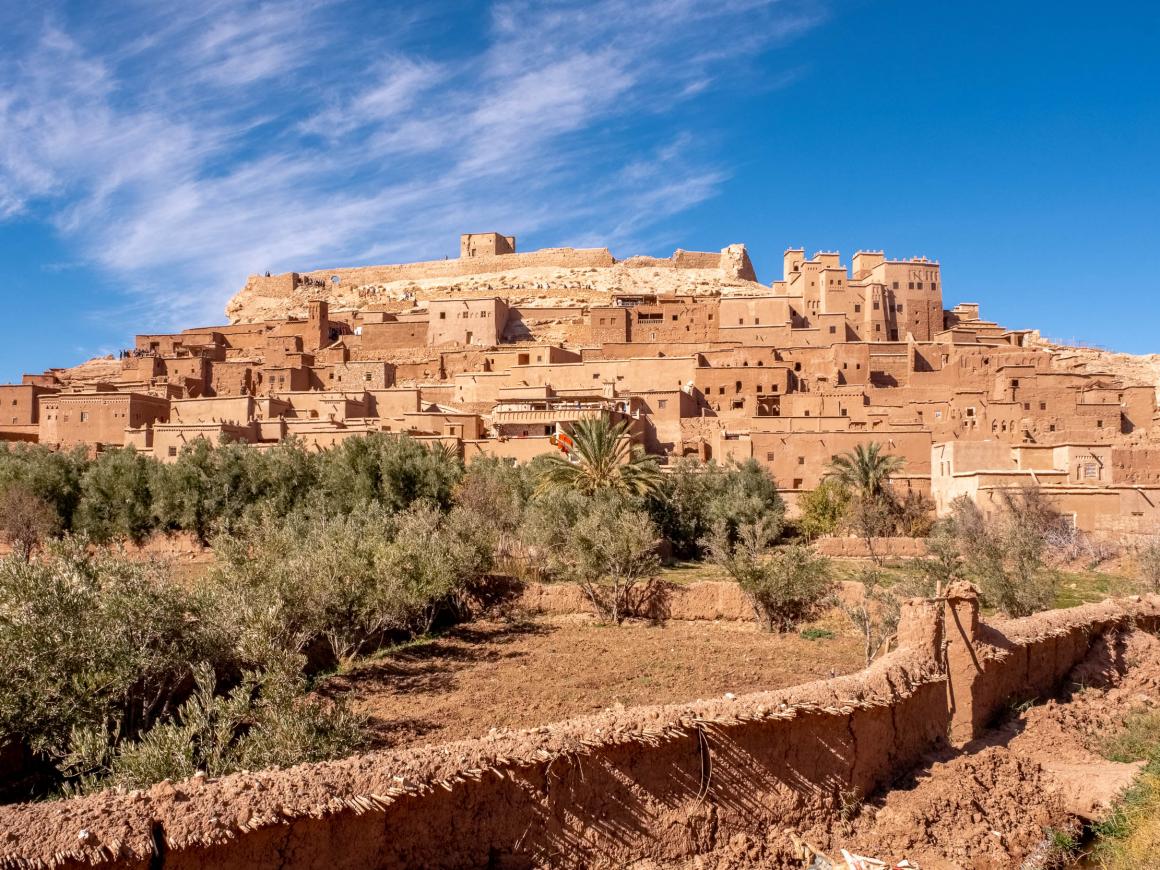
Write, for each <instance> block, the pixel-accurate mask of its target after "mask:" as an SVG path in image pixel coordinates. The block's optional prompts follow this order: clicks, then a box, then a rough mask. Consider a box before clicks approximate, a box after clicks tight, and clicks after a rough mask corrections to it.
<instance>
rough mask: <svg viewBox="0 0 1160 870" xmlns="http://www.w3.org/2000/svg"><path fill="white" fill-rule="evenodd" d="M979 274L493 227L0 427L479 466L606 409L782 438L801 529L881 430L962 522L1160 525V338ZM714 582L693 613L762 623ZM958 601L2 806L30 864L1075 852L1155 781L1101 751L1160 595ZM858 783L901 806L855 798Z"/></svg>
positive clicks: (684, 601)
mask: <svg viewBox="0 0 1160 870" xmlns="http://www.w3.org/2000/svg"><path fill="white" fill-rule="evenodd" d="M955 294H956V289H955V288H953V287H947V288H944V286H943V281H942V276H941V272H940V266H939V263H938V262H936V261H932V260H930V259H927V258H925V257H917V258H909V259H906V258H904V259H891V258H890V257H887V256H886V255H885V253H883V252H880V251H860V252H857V253H855V254H854V255H853V257H852V259H851V260H850V261H849V263H848V264H844V263H843V262H842V259H841V257H840V255H839V254H838V253H832V252H818V253H815V254H813V256H811V257H807V256H806V252H805V251H804V250H801V249H790V250H787V251H786V252H785V256H784V266H783V271H782V274H781V276H780V277H778V278H776V279H774V280H772V281H770V280H768V279H767V278H763V276H758V275H757V274H756V273H755V271H754V268H753V266H752V264H751V262H750V259H749V257H748V255H747V253H746V249H745V247H744V245H740V244H736V245H730V246H728V247H726V248H725V249H724V250H722V251H720V252H695V251H685V250H678V251H676V252H675V253H674V254H673V255H672V256H671V257H669V258H667V259H662V258H653V257H631V258H628V259H624V260H617V259H615V258H613V257H612V255H611V254H610V253H609V251H608V250H607V249H604V248H592V249H573V248H551V249H545V250H538V251H530V252H522V251H519V250H518V247H517V240H516V239H515V238H514V237H512V236H507V235H503V234H500V233H493V232H485V233H470V234H466V235H463V236H462V238H461V242H460V255H459V257H457V258H450V259H447V260H440V261H432V262H419V263H409V264H399V265H384V266H369V267H357V268H343V267H334V268H325V269H315V270H312V271H302V272H292V273H285V274H277V275H270V274H262V275H254V276H251V277H250V278H249V280H248V281H247V282H246V284H245V286H244V287H243V288H242V289H241V290H240V291H239V292H238V293H237V294H236V295H235V296H234V298H233V299H232V300H231V301H230V302H229V304H228V305H227V309H226V315H227V319H228V322H225V323H222V324H218V325H210V326H198V327H194V328H190V329H186V330H183V331H181V332H178V333H174V334H153V335H139V336H137V338H136V342H135V344H134V346H133V347H130V348H125V349H123V350H122V351H121V352H119V353H117V354H114V355H112V356H110V357H107V358H101V359H94V360H91V361H89V362H87V363H84V364H82V365H80V366H77V367H74V368H67V369H66V368H60V369H49V370H48V371H46V372H43V373H40V374H28V375H25V376H24V378H23V382H22V383H20V384H11V385H2V386H0V408H3V415H4V416H3V419H0V439H2V440H6V441H25V442H36V443H39V444H42V445H47V446H55V447H60V448H71V447H76V446H83V447H86V448H89V449H90V450H92V451H94V452H95V451H98V450H103V449H107V448H111V447H121V446H132V447H133V448H135V449H136V450H137V451H138V452H140V453H142V454H145V455H147V456H152V457H153V458H155V459H157V460H159V461H161V462H168V461H173V460H174V459H176V458H177V457H178V456H179V454H180V452H181V449H182V448H183V446H184V445H187V444H189V443H190V442H191V441H192V440H195V439H198V438H205V439H209V440H210V441H212V442H214V443H217V442H218V441H219V440H220V439H223V438H224V439H228V440H232V441H237V442H242V443H245V444H249V445H253V448H254V449H262V447H263V446H264V445H266V446H268V445H271V444H275V443H278V442H281V441H284V440H286V439H290V438H294V439H298V440H299V441H300V442H301V443H303V444H304V445H306V446H307V447H308V448H311V449H326V448H329V447H332V446H334V445H336V444H339V443H341V442H343V441H344V440H346V439H349V438H358V437H360V436H364V435H366V434H367V433H371V432H385V433H393V434H407V435H410V436H411V437H413V438H415V439H418V440H420V441H422V442H424V443H427V444H437V445H442V446H443V447H444V448H445V449H446V450H448V451H450V452H451V453H453V454H454V455H456V456H458V457H460V458H461V459H462V460H463V461H464V462H465V463H467V464H468V465H470V463H471V462H473V461H475V460H476V459H478V458H480V457H488V456H491V457H504V458H509V459H512V460H515V461H516V462H521V463H522V462H527V461H529V460H531V459H533V458H535V457H537V456H539V455H541V454H544V453H547V452H553V451H555V450H556V449H557V447H558V445H559V443H560V436H562V435H566V434H567V433H568V432H569V431H570V429H571V427H572V426H573V425H574V424H575V423H576V422H578V421H581V420H589V419H592V418H597V417H606V418H610V419H612V420H614V421H617V422H620V421H624V422H626V424H627V426H628V433H629V437H630V438H631V439H632V440H633V441H634V442H636V443H637V444H639V445H640V446H641V447H642V448H643V449H644V451H646V452H647V453H649V454H652V455H654V456H655V457H657V458H658V459H659V460H660V461H661V462H662V464H668V463H672V462H674V461H675V460H677V459H680V458H681V457H695V458H698V459H700V460H714V461H717V462H726V461H728V460H749V459H753V460H756V461H757V462H758V463H760V464H761V465H762V466H763V467H765V468H766V469H767V470H768V471H769V472H770V474H771V475H772V476H773V478H774V479H775V480H776V481H777V484H778V489H779V490H780V491H781V492H782V493H783V494H784V496H785V498H786V501H787V503H788V506H789V509H790V515H791V517H792V516H793V515H794V512H795V510H796V509H797V503H798V501H799V500H800V499H801V498H803V497H804V496H806V495H807V494H809V493H810V492H811V491H813V490H814V489H815V488H816V487H817V486H818V485H819V483H820V482H821V480H822V477H823V475H824V474H825V472H826V468H827V464H828V463H829V462H830V460H831V458H832V457H833V456H835V455H837V454H841V453H845V452H847V451H850V450H852V449H853V448H854V447H856V446H858V445H865V444H868V443H871V442H874V443H877V444H880V445H883V446H884V447H885V449H886V450H888V452H889V453H891V454H893V455H895V456H898V457H900V458H901V459H903V460H904V461H905V464H904V465H903V467H902V471H901V472H899V474H897V475H896V476H895V478H894V481H893V485H894V488H895V490H896V491H898V492H900V493H901V494H905V493H906V492H908V491H909V492H914V493H916V494H920V495H923V496H926V497H928V498H929V499H930V500H931V501H932V503H933V505H934V508H935V511H936V513H937V514H938V515H940V516H944V515H946V514H947V513H948V512H949V511H950V506H951V503H952V502H953V501H955V499H957V498H959V497H962V496H965V497H967V498H968V499H970V500H972V501H973V502H974V503H975V504H976V505H978V506H979V508H980V509H981V510H982V511H983V512H984V513H985V514H989V512H990V511H993V510H995V509H996V508H995V505H996V504H997V500H998V498H999V494H1000V493H1002V492H1004V491H1007V490H1010V489H1011V488H1013V487H1016V488H1017V487H1019V486H1022V485H1024V484H1034V485H1035V486H1038V487H1039V488H1040V490H1041V492H1042V493H1043V494H1044V495H1045V497H1046V498H1047V499H1048V501H1049V502H1050V504H1051V506H1052V507H1053V508H1054V509H1055V510H1056V511H1058V512H1059V513H1060V514H1062V515H1063V516H1065V517H1068V518H1070V519H1071V520H1072V525H1073V526H1074V528H1076V529H1078V530H1080V531H1081V532H1083V533H1086V534H1089V535H1092V536H1097V537H1101V538H1104V539H1108V540H1114V541H1116V542H1118V543H1120V544H1123V545H1126V546H1129V547H1130V546H1135V545H1137V544H1138V543H1140V542H1142V541H1144V540H1146V539H1147V537H1148V536H1149V535H1153V534H1155V530H1156V528H1157V527H1160V420H1158V417H1157V394H1158V390H1160V357H1155V356H1154V357H1130V356H1127V355H1122V354H1114V353H1109V352H1104V351H1097V350H1091V349H1086V348H1073V347H1065V346H1061V345H1058V344H1055V343H1052V342H1049V341H1047V340H1045V339H1044V338H1042V337H1041V336H1040V335H1039V334H1037V333H1036V332H1033V331H1026V330H1012V329H1008V328H1006V327H1005V326H1003V325H1002V324H998V323H994V322H991V321H989V320H987V319H986V318H985V315H986V312H982V311H980V309H979V306H978V305H977V304H973V303H971V302H968V301H962V300H959V299H957V298H954V297H955ZM948 298H950V300H951V304H948ZM859 544H860V542H856V541H850V542H848V545H847V542H838V543H830V544H828V545H827V546H829V547H830V550H829V552H831V553H832V554H833V555H835V556H840V557H857V556H860V555H863V554H862V553H861V552H860V551H859V550H858V545H859ZM895 546H897V547H901V548H904V549H906V552H905V553H903V551H902V550H900V551H899V552H900V554H902V555H906V556H917V557H921V556H922V555H923V553H924V552H925V550H924V548H923V546H922V544H921V542H915V541H914V540H906V541H901V542H899V543H897V544H896V545H895ZM698 592H699V590H697V589H691V590H690V591H687V592H685V593H683V594H682V595H681V596H677V598H676V603H675V604H674V605H673V606H674V607H678V608H679V607H683V608H686V610H687V611H688V613H686V614H685V615H686V616H687V618H690V619H704V620H711V619H739V618H745V606H744V603H743V602H742V601H741V600H740V599H738V600H737V601H732V600H730V601H723V600H722V599H720V598H718V597H714V598H713V600H712V601H711V602H708V603H706V602H702V601H699V600H698V599H697V598H696V596H697V594H698ZM940 593H941V594H940V595H939V596H937V597H936V598H933V599H913V600H910V601H908V602H906V603H905V604H904V605H903V608H902V615H901V620H900V622H899V625H898V630H897V639H896V642H895V643H894V644H893V646H892V649H891V651H890V652H889V653H887V654H886V655H884V656H881V657H879V658H878V659H877V660H876V661H874V662H873V664H872V665H870V666H869V667H868V668H866V669H865V670H862V671H860V672H858V673H855V674H851V675H846V676H838V677H834V678H832V679H828V680H821V681H817V682H811V683H807V684H804V685H798V686H794V687H791V688H786V689H779V690H777V691H759V692H755V693H750V694H739V695H733V694H731V693H730V694H725V693H722V694H720V695H717V696H715V697H713V698H711V699H709V700H689V701H687V702H683V703H675V704H667V705H660V706H643V707H632V706H630V707H627V708H625V707H621V708H617V709H608V710H606V711H604V712H601V713H597V714H593V715H587V716H582V717H579V718H572V719H568V720H566V721H561V722H556V723H554V724H545V725H543V726H541V727H536V728H533V729H530V730H509V729H492V730H491V731H490V732H487V733H486V736H482V737H477V738H473V739H465V740H460V741H457V742H451V743H443V744H428V745H419V746H414V747H403V748H395V749H387V750H382V751H376V752H371V753H368V754H364V755H358V756H355V757H350V758H345V759H341V760H337V761H330V762H324V763H318V764H311V765H302V766H299V767H295V768H291V769H288V770H266V771H258V772H242V773H237V774H233V775H230V776H226V777H223V778H220V779H213V778H208V777H204V776H203V777H195V778H194V779H191V780H188V781H184V782H169V781H165V782H162V783H160V784H158V785H155V786H153V787H152V788H149V789H147V790H132V791H129V790H124V789H112V790H107V791H102V792H98V793H96V794H92V795H89V796H86V797H76V798H70V799H65V800H57V801H45V802H39V803H27V804H18V805H8V806H5V807H3V808H0V867H3V868H82V867H89V866H104V867H124V868H142V870H144V868H160V867H164V868H211V867H221V868H327V870H339V868H367V867H375V868H406V867H495V868H523V867H632V868H639V870H646V868H648V870H651V868H678V867H680V868H694V867H696V868H710V867H713V868H742V867H794V868H815V870H824V868H831V870H836V868H839V867H841V868H846V867H849V868H882V867H900V868H901V867H919V868H922V870H938V868H958V867H971V868H1007V867H1040V866H1044V867H1045V866H1049V865H1047V864H1045V863H1043V860H1044V859H1043V857H1042V856H1043V854H1044V849H1045V831H1051V830H1074V829H1076V828H1077V827H1079V826H1082V824H1084V823H1085V822H1086V821H1090V820H1093V819H1097V818H1099V817H1101V814H1103V813H1105V812H1106V811H1107V809H1108V807H1109V806H1110V805H1111V804H1112V802H1113V801H1114V800H1115V799H1116V798H1117V796H1118V795H1119V794H1121V792H1122V791H1123V789H1124V788H1125V787H1126V786H1127V785H1129V784H1130V783H1131V782H1132V781H1133V779H1134V777H1135V776H1136V774H1137V773H1138V771H1139V767H1140V765H1139V764H1123V763H1116V762H1112V761H1107V760H1105V759H1104V758H1103V757H1102V756H1100V755H1098V754H1096V753H1095V752H1093V751H1092V749H1091V746H1092V739H1093V737H1094V735H1097V734H1100V733H1102V732H1103V730H1104V729H1106V728H1108V727H1109V726H1110V724H1111V723H1112V722H1113V721H1115V719H1116V717H1117V715H1118V711H1122V710H1123V709H1125V708H1126V706H1128V705H1131V704H1134V703H1137V702H1138V701H1140V699H1143V703H1145V704H1151V705H1154V704H1155V703H1156V699H1157V698H1158V697H1160V640H1158V639H1157V637H1156V632H1157V630H1158V629H1160V598H1157V597H1156V596H1150V595H1141V596H1132V597H1121V598H1118V599H1109V600H1107V601H1104V602H1102V603H1096V604H1086V605H1083V606H1080V607H1074V608H1071V609H1068V610H1056V611H1050V612H1046V613H1039V614H1036V615H1033V616H1029V617H1025V618H1021V619H1012V620H1004V619H1000V618H998V617H991V616H989V615H981V614H980V603H979V600H978V597H977V594H976V592H975V590H974V588H973V587H971V586H969V585H966V584H956V585H954V586H952V587H951V588H948V589H945V590H940ZM527 594H531V593H527ZM535 594H536V595H540V596H541V597H542V598H544V600H545V601H548V599H549V598H550V597H551V595H552V594H554V593H551V592H543V591H542V590H540V591H537V592H536V593H535ZM714 595H715V596H716V595H717V593H716V592H715V593H714ZM735 597H736V596H735ZM543 606H544V608H545V609H551V607H553V606H554V607H556V608H557V609H560V610H567V609H570V608H571V607H572V606H573V605H571V604H568V603H567V602H564V603H561V602H559V601H556V602H555V603H554V604H553V603H552V602H549V603H548V604H545V605H543ZM674 615H675V616H679V615H680V614H674ZM1076 684H1082V685H1083V686H1084V687H1085V691H1083V692H1076V693H1067V692H1066V691H1064V692H1063V693H1062V694H1061V690H1063V689H1064V688H1065V687H1067V686H1073V685H1076ZM1033 700H1035V701H1038V702H1039V703H1037V704H1036V705H1035V706H1034V707H1033V708H1031V709H1030V710H1029V711H1028V712H1027V713H1026V715H1025V716H1024V717H1022V718H1021V719H1020V720H1019V724H1018V726H1017V727H1016V726H1013V725H1004V724H1003V723H1004V722H1005V721H1007V720H1005V719H1004V714H1005V712H1007V711H1010V710H1012V709H1014V708H1016V707H1018V706H1019V705H1021V704H1023V703H1025V702H1030V701H1033ZM997 723H998V724H997ZM484 731H485V729H480V733H484ZM855 795H856V796H859V797H858V801H859V802H861V801H862V800H863V799H865V798H867V797H868V796H874V798H873V800H871V801H869V802H867V803H865V805H864V806H862V807H861V809H860V811H858V812H851V811H850V806H851V800H852V798H851V796H855ZM1037 862H1038V863H1037Z"/></svg>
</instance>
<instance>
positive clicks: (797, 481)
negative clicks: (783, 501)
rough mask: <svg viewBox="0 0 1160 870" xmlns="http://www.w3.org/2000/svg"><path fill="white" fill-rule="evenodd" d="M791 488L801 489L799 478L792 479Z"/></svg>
mask: <svg viewBox="0 0 1160 870" xmlns="http://www.w3.org/2000/svg"><path fill="white" fill-rule="evenodd" d="M793 488H794V489H801V488H802V479H801V478H800V477H795V478H794V479H793Z"/></svg>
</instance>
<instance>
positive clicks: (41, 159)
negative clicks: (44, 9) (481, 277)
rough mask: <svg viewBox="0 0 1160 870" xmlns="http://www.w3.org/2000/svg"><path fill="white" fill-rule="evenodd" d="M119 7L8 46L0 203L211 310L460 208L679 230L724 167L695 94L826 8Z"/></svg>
mask: <svg viewBox="0 0 1160 870" xmlns="http://www.w3.org/2000/svg"><path fill="white" fill-rule="evenodd" d="M802 4H805V5H802ZM127 9H128V11H124V10H121V11H119V12H118V13H116V14H113V13H109V14H108V15H106V16H105V17H103V18H92V19H86V20H75V19H73V18H70V17H69V16H68V15H66V14H65V12H64V11H63V9H62V10H50V11H49V13H47V14H46V15H45V17H44V18H43V19H41V20H40V21H38V22H37V23H36V24H35V26H33V27H31V28H28V29H26V30H25V32H24V33H23V34H22V46H23V47H22V49H20V50H17V52H16V56H15V58H14V60H13V62H12V63H10V64H8V65H7V66H5V67H3V68H0V219H4V218H6V217H7V218H10V217H12V216H15V215H22V216H23V217H25V218H28V219H40V220H44V221H48V222H51V223H52V224H53V225H54V226H55V227H57V228H58V230H59V232H60V233H61V234H62V236H63V237H64V238H65V239H66V241H68V242H69V243H70V244H71V245H72V246H73V247H74V249H75V254H76V256H77V257H79V258H84V259H86V260H87V261H89V262H91V263H94V264H96V265H97V266H99V267H100V268H102V269H104V270H107V271H108V272H109V273H111V274H112V275H114V276H116V277H118V278H121V279H122V281H123V283H124V285H125V286H127V287H129V288H131V289H132V290H134V291H135V292H136V293H137V301H136V302H135V303H133V304H135V305H144V306H146V307H148V306H156V307H158V308H159V309H163V310H164V311H165V312H166V314H167V315H168V317H169V318H170V319H171V320H174V321H179V320H182V319H187V318H190V317H197V318H209V319H216V318H218V317H220V311H221V306H222V304H223V303H224V301H225V299H226V298H228V296H229V295H230V294H231V293H232V292H233V291H234V290H235V289H236V288H237V287H238V286H240V284H241V283H242V281H243V280H244V278H245V275H246V274H248V273H251V272H255V271H259V270H264V269H271V270H281V269H286V268H309V267H312V266H316V265H330V264H339V263H343V262H347V261H353V260H373V259H379V260H387V259H399V258H410V257H422V256H434V255H439V254H441V253H444V252H446V251H447V250H448V249H449V248H450V247H451V246H452V245H453V243H454V237H455V234H456V233H457V232H459V231H461V230H464V229H469V228H471V227H480V226H486V227H489V228H492V227H494V228H498V229H503V230H505V231H513V232H516V233H517V234H520V235H527V234H532V235H548V234H550V235H551V236H552V237H553V238H554V239H555V240H558V241H559V242H560V243H568V242H575V241H578V240H584V241H590V240H593V239H602V240H603V241H605V242H613V243H618V244H619V245H628V244H639V245H641V246H649V245H652V244H658V243H659V242H660V240H667V239H666V236H667V231H666V230H665V229H664V228H663V227H664V225H665V223H666V222H667V221H669V220H670V219H672V218H673V217H674V216H675V215H678V214H680V213H681V212H682V211H684V210H687V209H688V208H690V207H691V206H693V205H696V204H697V203H699V202H703V201H704V200H706V199H708V198H710V197H712V196H713V195H714V194H715V192H716V191H717V190H718V189H719V187H720V185H721V183H722V182H723V180H724V179H725V178H726V177H727V174H728V173H727V166H726V165H725V164H726V161H725V160H724V159H723V158H721V157H720V156H719V155H718V154H717V153H716V152H715V150H714V148H715V146H716V144H717V143H715V142H713V141H710V140H708V139H706V137H705V136H704V135H703V134H702V133H701V132H700V131H699V130H698V124H697V123H696V122H695V120H694V117H695V114H696V111H697V107H698V103H697V101H698V100H702V99H712V95H713V94H714V93H715V92H717V91H718V90H719V89H721V88H724V87H727V86H731V85H735V84H736V83H737V81H738V80H739V78H738V77H739V76H742V75H744V74H745V69H746V66H747V60H749V59H751V58H753V57H756V56H757V55H759V54H760V53H762V52H765V51H768V50H769V49H771V48H773V47H775V46H776V45H778V44H779V43H781V42H783V41H784V40H786V39H790V38H794V37H796V36H798V35H800V34H801V33H803V32H805V31H806V30H808V29H809V28H811V27H813V26H814V25H816V24H817V22H818V21H819V20H820V17H821V14H822V13H821V12H820V11H819V8H818V7H817V6H815V5H813V4H812V3H809V2H808V0H801V2H799V3H797V4H794V5H791V3H790V0H726V2H722V3H716V4H705V3H701V2H693V0H638V2H632V0H598V2H594V3H588V4H574V3H554V2H548V3H544V2H530V0H509V2H497V3H495V4H494V5H492V6H491V7H490V8H489V10H488V12H487V14H486V15H484V16H483V17H482V18H481V19H479V26H478V27H476V28H475V29H474V31H473V32H471V33H467V32H466V31H465V32H464V33H462V34H460V35H459V39H458V41H457V42H456V41H454V40H452V43H453V44H452V45H450V46H449V45H447V44H444V41H443V39H444V35H445V34H446V33H447V31H448V30H449V29H451V30H453V29H454V25H455V20H456V19H455V16H454V15H445V16H444V17H443V18H438V12H437V7H432V8H430V9H427V10H426V11H425V12H424V13H423V15H425V16H427V17H425V18H420V19H419V21H420V23H421V26H417V25H416V23H415V16H416V15H418V14H419V13H409V14H400V15H398V16H397V17H395V18H392V19H389V20H387V19H383V18H379V19H375V22H374V25H373V26H372V25H370V24H368V23H367V14H369V13H367V10H366V9H359V8H355V7H354V5H353V3H352V2H341V0H334V2H308V0H299V2H285V3H250V4H247V3H237V2H226V0H210V2H206V3H201V4H184V3H178V2H176V0H173V2H172V3H161V4H157V3H145V2H140V3H137V4H134V5H131V6H129V7H127ZM476 17H477V18H478V16H476ZM425 32H431V33H438V34H440V36H439V38H437V39H424V34H425ZM706 46H709V47H708V48H707V47H706ZM749 84H751V85H752V84H753V82H752V81H751V82H750V83H749ZM175 299H180V300H184V302H183V303H182V304H178V305H174V300H175Z"/></svg>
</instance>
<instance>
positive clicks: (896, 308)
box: [894, 302, 902, 314]
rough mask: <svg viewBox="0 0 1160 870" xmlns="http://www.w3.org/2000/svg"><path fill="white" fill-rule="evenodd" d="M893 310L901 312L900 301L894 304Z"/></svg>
mask: <svg viewBox="0 0 1160 870" xmlns="http://www.w3.org/2000/svg"><path fill="white" fill-rule="evenodd" d="M894 310H895V311H897V312H898V313H899V314H901V313H902V303H901V302H899V303H898V304H897V305H895V306H894Z"/></svg>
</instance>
